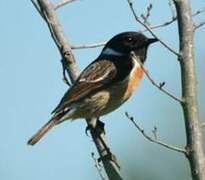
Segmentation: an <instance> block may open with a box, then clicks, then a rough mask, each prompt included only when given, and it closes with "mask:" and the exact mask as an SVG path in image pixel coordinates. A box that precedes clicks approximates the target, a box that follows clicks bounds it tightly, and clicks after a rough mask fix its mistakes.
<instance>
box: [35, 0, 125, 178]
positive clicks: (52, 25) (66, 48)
mask: <svg viewBox="0 0 205 180" xmlns="http://www.w3.org/2000/svg"><path fill="white" fill-rule="evenodd" d="M37 2H38V6H39V7H40V12H41V14H43V16H44V17H45V18H44V20H45V21H46V23H47V25H48V27H49V30H50V33H51V36H52V38H53V40H54V42H55V43H56V46H57V47H58V50H59V52H60V54H61V56H62V59H63V63H64V64H63V69H64V68H66V70H67V72H68V75H69V77H70V79H71V83H73V82H74V81H75V80H76V79H77V77H78V75H79V73H78V72H79V71H78V67H77V64H76V61H75V58H74V55H73V53H72V50H71V47H70V44H69V42H68V40H67V38H66V37H65V34H64V32H63V28H62V26H61V24H60V22H59V19H58V17H57V14H56V12H55V9H54V6H53V4H52V3H50V2H49V1H48V0H37ZM63 71H64V70H63ZM63 74H65V72H63ZM65 77H66V76H64V78H65ZM86 121H87V124H88V126H89V127H91V126H92V127H93V128H94V129H97V127H96V126H95V125H96V123H93V122H95V121H96V119H89V120H86ZM90 132H91V135H92V138H93V141H94V143H95V145H96V147H97V149H98V152H99V155H100V158H101V159H102V162H103V165H104V168H105V171H106V173H107V175H108V177H109V178H110V179H113V180H122V177H121V176H120V171H119V167H118V166H117V165H116V162H115V161H113V160H112V159H110V158H108V157H107V156H108V155H110V154H111V152H110V151H107V148H106V147H108V146H107V145H106V143H105V140H104V138H105V135H104V134H103V133H101V134H96V133H94V132H93V131H90ZM102 140H103V141H102Z"/></svg>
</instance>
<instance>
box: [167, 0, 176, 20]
mask: <svg viewBox="0 0 205 180" xmlns="http://www.w3.org/2000/svg"><path fill="white" fill-rule="evenodd" d="M168 4H169V8H170V10H171V13H172V19H174V18H176V10H175V7H174V4H173V0H169V3H168Z"/></svg>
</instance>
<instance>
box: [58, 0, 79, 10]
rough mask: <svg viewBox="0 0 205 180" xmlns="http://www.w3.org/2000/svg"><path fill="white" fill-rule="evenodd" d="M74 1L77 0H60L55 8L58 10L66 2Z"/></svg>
mask: <svg viewBox="0 0 205 180" xmlns="http://www.w3.org/2000/svg"><path fill="white" fill-rule="evenodd" d="M74 1H77V0H60V1H59V2H57V3H55V5H54V9H55V10H56V9H58V8H60V7H62V6H65V5H66V4H69V3H72V2H74Z"/></svg>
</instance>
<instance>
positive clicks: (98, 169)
mask: <svg viewBox="0 0 205 180" xmlns="http://www.w3.org/2000/svg"><path fill="white" fill-rule="evenodd" d="M91 156H92V159H93V161H94V163H95V168H96V169H97V172H98V174H99V176H100V178H101V179H102V180H106V178H105V177H104V175H103V172H102V171H103V169H102V165H101V164H100V163H99V162H98V159H97V158H96V157H95V153H94V152H92V153H91Z"/></svg>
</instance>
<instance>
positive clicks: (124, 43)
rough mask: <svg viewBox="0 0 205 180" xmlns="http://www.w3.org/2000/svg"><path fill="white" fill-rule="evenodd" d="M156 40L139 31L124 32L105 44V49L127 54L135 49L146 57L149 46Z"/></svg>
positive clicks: (138, 53)
mask: <svg viewBox="0 0 205 180" xmlns="http://www.w3.org/2000/svg"><path fill="white" fill-rule="evenodd" d="M156 41H158V40H157V39H154V38H147V37H146V36H145V35H143V34H142V33H139V32H134V31H130V32H123V33H120V34H117V35H116V36H114V37H113V38H112V39H111V40H109V41H108V42H107V44H106V45H105V47H104V50H106V49H112V50H114V51H115V52H118V53H122V54H127V55H128V54H129V53H130V52H131V51H134V52H135V54H136V55H139V56H142V57H143V58H142V59H145V58H146V52H147V48H148V46H149V45H150V44H151V43H154V42H156Z"/></svg>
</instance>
